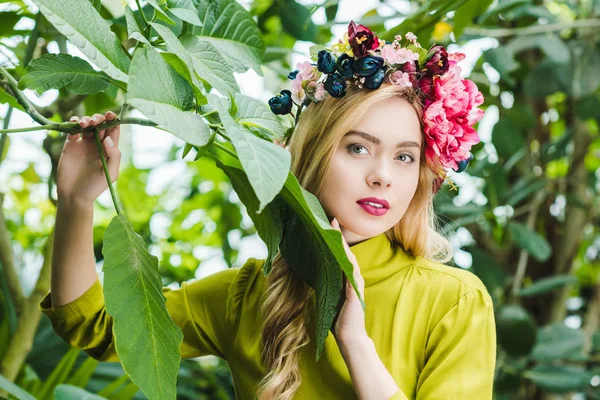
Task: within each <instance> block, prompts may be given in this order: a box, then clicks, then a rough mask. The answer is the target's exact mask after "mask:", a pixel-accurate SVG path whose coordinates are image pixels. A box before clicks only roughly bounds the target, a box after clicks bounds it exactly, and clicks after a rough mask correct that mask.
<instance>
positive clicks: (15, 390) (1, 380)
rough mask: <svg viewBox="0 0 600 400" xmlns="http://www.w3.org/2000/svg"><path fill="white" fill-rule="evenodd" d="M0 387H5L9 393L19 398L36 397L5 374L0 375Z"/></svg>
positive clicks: (25, 399)
mask: <svg viewBox="0 0 600 400" xmlns="http://www.w3.org/2000/svg"><path fill="white" fill-rule="evenodd" d="M0 388H1V389H4V390H5V391H6V392H7V393H10V394H12V395H13V396H15V397H16V398H17V399H19V400H35V397H33V396H32V395H31V394H30V393H27V392H26V391H25V390H23V389H21V388H20V387H19V386H17V385H15V384H14V383H12V382H11V381H9V380H8V379H6V378H5V377H4V376H3V375H0Z"/></svg>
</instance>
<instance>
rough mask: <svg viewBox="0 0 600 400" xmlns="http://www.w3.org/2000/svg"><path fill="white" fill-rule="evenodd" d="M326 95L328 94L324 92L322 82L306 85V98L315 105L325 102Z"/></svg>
mask: <svg viewBox="0 0 600 400" xmlns="http://www.w3.org/2000/svg"><path fill="white" fill-rule="evenodd" d="M328 95H329V93H328V92H327V90H325V85H324V84H323V83H322V82H318V83H317V82H314V81H312V82H308V84H307V85H306V96H307V97H308V98H309V99H311V100H312V101H314V102H315V103H317V102H319V101H321V100H325V98H326V97H327V96H328Z"/></svg>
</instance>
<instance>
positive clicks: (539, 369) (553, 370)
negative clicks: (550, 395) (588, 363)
mask: <svg viewBox="0 0 600 400" xmlns="http://www.w3.org/2000/svg"><path fill="white" fill-rule="evenodd" d="M523 376H525V377H526V378H528V379H530V380H531V381H533V382H534V383H535V384H536V385H538V386H539V387H541V388H542V389H546V390H548V391H550V392H556V393H566V392H573V391H583V390H584V389H586V388H587V387H588V386H589V384H590V380H591V379H592V376H593V374H591V373H590V372H588V371H586V370H585V369H583V368H582V367H576V366H570V365H536V366H535V367H534V368H533V369H531V370H529V371H525V372H524V373H523Z"/></svg>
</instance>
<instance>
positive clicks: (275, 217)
mask: <svg viewBox="0 0 600 400" xmlns="http://www.w3.org/2000/svg"><path fill="white" fill-rule="evenodd" d="M209 154H211V155H213V154H214V153H209ZM213 158H215V160H216V163H217V166H218V167H219V168H221V169H222V170H223V172H225V174H227V176H228V177H229V180H230V181H231V185H232V186H233V189H234V190H235V192H236V194H237V195H238V197H239V198H240V200H241V201H242V203H244V205H245V206H246V210H247V211H248V215H249V216H250V218H251V219H252V222H254V226H255V228H256V231H257V232H258V235H259V236H260V238H261V239H262V241H263V242H265V244H266V245H267V251H268V254H267V258H266V260H265V263H264V265H263V272H264V274H265V275H267V274H268V273H269V272H270V271H271V265H272V263H273V257H275V254H277V252H278V251H279V243H280V242H281V234H282V230H283V221H282V220H281V207H282V204H281V199H280V198H279V197H276V198H275V200H273V201H272V202H270V203H269V204H268V205H267V206H266V207H265V208H264V209H263V210H262V212H261V213H260V214H259V213H258V212H257V211H258V209H259V206H260V203H259V200H258V198H257V197H256V194H255V193H254V190H253V189H252V185H251V184H250V181H249V180H248V176H247V175H246V173H245V172H244V170H243V169H242V165H241V164H240V162H239V161H238V160H236V159H234V158H233V157H222V159H219V158H218V157H216V156H215V157H213Z"/></svg>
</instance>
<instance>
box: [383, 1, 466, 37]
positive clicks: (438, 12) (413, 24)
mask: <svg viewBox="0 0 600 400" xmlns="http://www.w3.org/2000/svg"><path fill="white" fill-rule="evenodd" d="M467 2H468V0H428V1H426V2H425V4H423V5H422V6H421V7H420V8H419V9H418V10H417V11H415V12H414V13H412V14H411V15H410V17H407V18H405V19H404V20H403V21H402V23H400V24H399V25H397V26H395V27H393V28H391V29H388V30H387V31H386V32H384V33H382V34H381V35H379V36H380V37H382V38H383V39H386V40H390V41H391V40H393V39H394V35H403V36H404V35H405V34H406V32H413V33H414V34H415V35H417V36H418V38H417V39H418V41H419V43H420V44H421V45H422V46H423V47H429V46H427V44H428V42H429V40H430V38H431V34H432V33H433V30H434V28H435V24H436V23H438V22H439V21H441V20H443V19H445V18H446V14H447V13H449V12H451V11H456V10H457V9H458V8H460V7H461V6H462V5H463V4H466V3H467Z"/></svg>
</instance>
